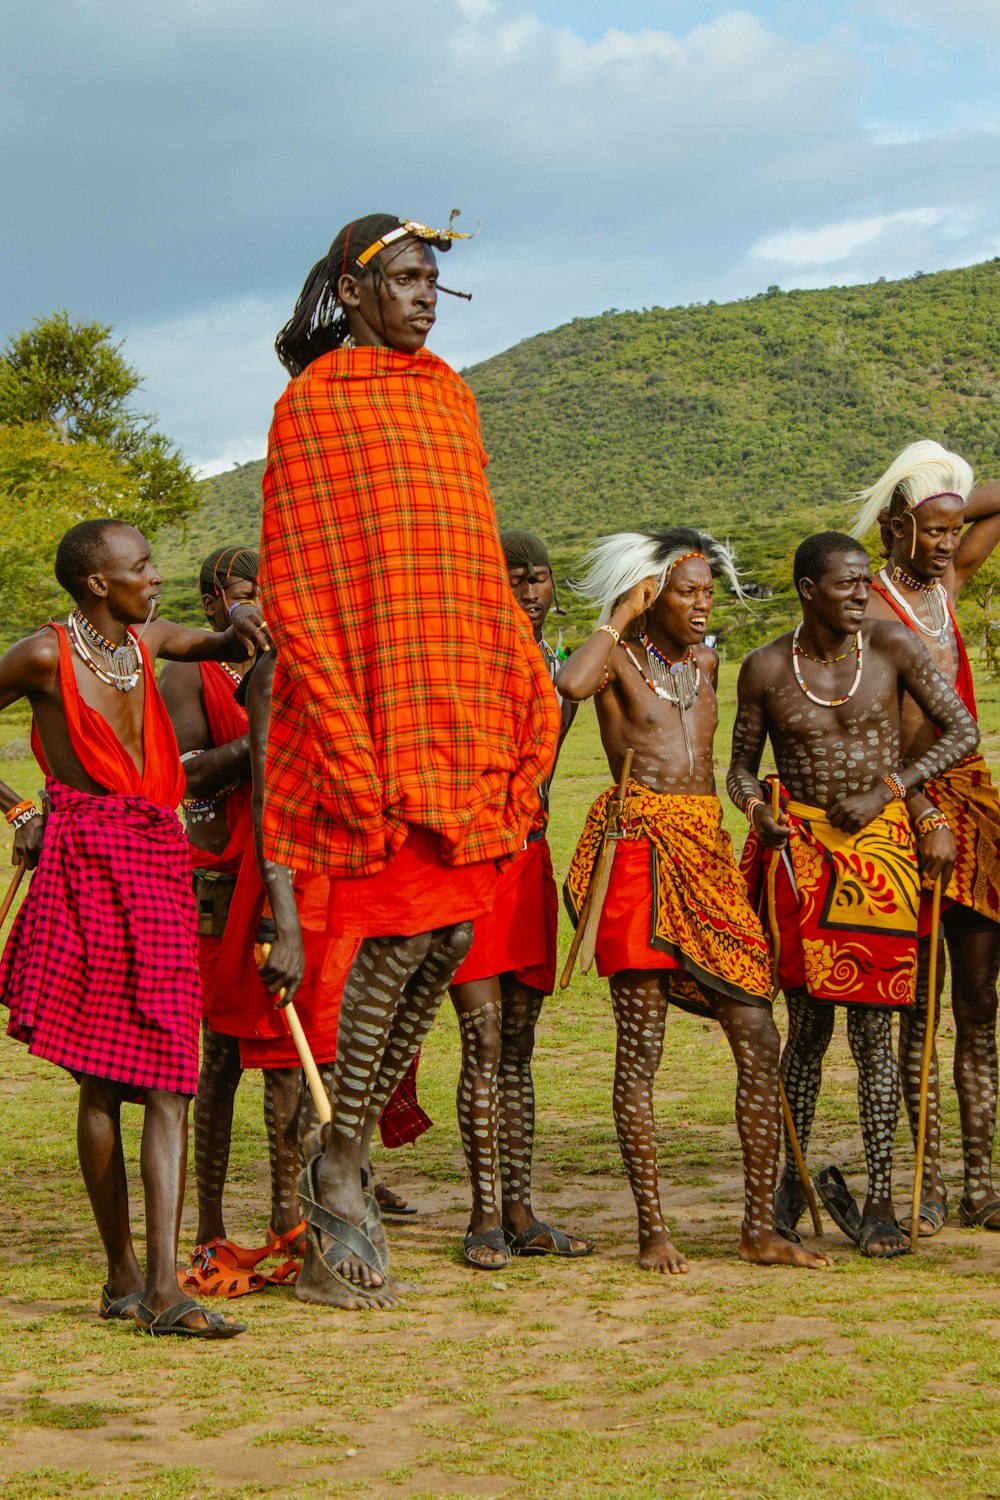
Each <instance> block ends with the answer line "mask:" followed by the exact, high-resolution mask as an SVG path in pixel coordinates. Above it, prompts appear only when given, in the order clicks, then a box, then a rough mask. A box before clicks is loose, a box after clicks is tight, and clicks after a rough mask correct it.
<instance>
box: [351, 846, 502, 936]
mask: <svg viewBox="0 0 1000 1500" xmlns="http://www.w3.org/2000/svg"><path fill="white" fill-rule="evenodd" d="M496 887H497V867H496V864H495V862H494V861H493V860H492V859H489V860H482V861H480V862H479V863H478V864H472V865H449V864H446V863H445V860H444V858H443V856H442V854H441V841H440V839H439V838H438V837H437V835H436V834H433V833H431V832H430V831H429V830H428V829H426V828H410V829H408V830H407V834H406V841H405V843H403V845H402V846H401V847H400V848H399V849H398V850H397V851H396V853H395V854H393V855H391V856H390V858H389V862H388V864H386V865H385V866H384V867H383V868H382V869H381V870H379V872H378V873H377V874H376V875H355V876H349V877H339V876H332V877H331V878H330V900H329V912H328V923H329V930H330V931H331V932H335V933H338V934H339V935H341V936H352V935H353V936H355V937H358V938H363V937H414V936H415V935H416V934H417V933H418V932H431V931H433V930H434V928H436V927H451V926H453V925H454V924H455V923H456V922H467V921H470V920H471V919H472V918H473V917H480V916H482V915H483V913H484V912H488V911H489V910H490V908H491V907H492V906H493V903H494V900H495V898H496Z"/></svg>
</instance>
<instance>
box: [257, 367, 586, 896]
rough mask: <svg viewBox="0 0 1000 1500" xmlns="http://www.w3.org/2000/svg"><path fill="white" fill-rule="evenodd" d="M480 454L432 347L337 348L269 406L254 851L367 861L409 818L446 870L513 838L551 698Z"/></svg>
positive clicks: (304, 861) (358, 871)
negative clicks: (432, 843)
mask: <svg viewBox="0 0 1000 1500" xmlns="http://www.w3.org/2000/svg"><path fill="white" fill-rule="evenodd" d="M485 463H486V455H485V453H484V452H483V446H482V438H481V434H480V428H479V417H478V413H477V411H476V404H475V401H474V399H473V396H472V393H471V391H470V390H469V389H468V387H467V386H466V385H465V382H464V381H462V380H461V379H460V378H459V377H458V376H457V375H456V374H455V372H454V371H453V370H451V369H450V368H449V367H448V365H446V364H445V363H444V362H443V361H442V360H440V359H438V358H437V357H436V356H435V355H433V354H430V353H428V352H427V351H426V350H422V351H420V352H419V353H418V354H414V355H408V354H400V353H398V352H397V351H395V350H392V349H383V348H361V349H339V350H334V351H333V352H331V353H329V354H324V355H321V356H320V358H319V359H317V360H315V361H314V362H313V363H312V364H311V365H309V366H308V368H307V369H306V370H304V371H303V373H302V374H301V375H300V376H298V377H297V378H296V379H295V380H293V381H292V382H291V383H290V385H289V386H288V387H287V389H286V390H285V392H284V394H283V395H282V396H281V398H280V399H279V401H278V403H277V406H276V407H275V413H274V421H273V423H272V426H271V434H270V442H269V448H268V460H267V469H266V471H265V475H264V512H263V519H262V530H261V563H262V567H261V585H262V588H263V591H264V596H265V600H266V613H267V620H268V624H269V626H270V628H271V631H272V633H273V635H274V638H275V641H276V644H277V646H278V662H277V666H276V668H275V674H274V687H273V696H272V708H271V720H270V730H269V734H268V746H267V767H266V773H265V811H264V838H265V847H266V850H267V854H268V856H269V857H270V858H272V859H276V860H278V861H280V862H282V863H284V864H290V865H293V866H296V867H299V868H305V869H312V870H317V871H321V872H324V873H327V874H331V875H344V876H358V875H370V874H376V873H377V872H378V871H379V870H381V869H383V868H384V866H385V864H386V861H387V858H388V856H389V855H390V854H392V853H393V852H395V851H396V850H397V849H398V848H399V847H400V846H401V844H402V843H403V841H404V839H405V837H406V833H407V828H408V827H409V826H411V825H416V826H419V827H422V828H427V829H430V830H431V831H432V832H433V833H436V834H437V835H438V836H439V838H440V844H441V854H442V857H443V858H444V860H445V861H446V862H447V863H449V864H454V865H466V864H475V863H478V862H481V861H484V860H492V859H496V858H499V857H502V856H505V855H510V854H513V853H514V852H515V851H516V850H517V849H519V848H520V847H521V845H522V844H523V843H524V839H525V835H526V833H527V831H528V826H529V824H530V822H531V820H532V818H533V817H534V815H535V814H536V812H537V810H538V805H539V787H540V785H541V783H542V781H543V780H544V779H545V777H546V776H547V775H548V773H549V771H550V770H551V767H552V762H553V759H554V756H555V748H556V741H557V738H558V732H559V711H558V707H557V703H556V698H555V693H554V691H553V688H552V683H551V682H550V680H549V675H548V672H547V671H546V668H545V663H544V662H543V661H542V657H541V654H540V652H539V650H538V647H537V646H536V644H535V642H534V640H533V638H532V636H531V633H530V631H529V629H528V627H527V623H526V621H525V620H524V617H523V615H522V614H521V611H520V610H519V609H518V607H517V605H516V604H515V602H514V599H513V597H512V595H511V592H510V585H509V583H508V579H507V568H506V564H505V561H504V556H503V552H502V551H501V548H500V539H499V535H498V532H497V524H496V516H495V513H494V509H493V502H492V499H491V497H490V492H489V488H488V486H487V483H486V478H485V475H484V472H483V469H484V465H485Z"/></svg>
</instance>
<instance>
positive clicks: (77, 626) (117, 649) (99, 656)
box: [66, 609, 142, 693]
mask: <svg viewBox="0 0 1000 1500" xmlns="http://www.w3.org/2000/svg"><path fill="white" fill-rule="evenodd" d="M66 631H67V634H68V635H69V639H70V643H71V645H72V647H73V650H74V651H75V652H76V654H77V656H78V657H79V658H80V660H81V661H82V662H84V663H85V664H86V665H87V666H88V667H89V668H90V670H91V671H92V672H93V674H94V676H95V677H96V678H97V679H98V681H100V682H103V683H106V685H107V686H108V687H113V688H115V689H117V691H118V692H119V693H130V692H131V691H132V689H133V688H134V687H135V686H136V684H137V683H138V681H139V678H140V677H141V675H142V659H141V657H140V656H139V651H138V648H137V646H136V643H135V641H134V640H133V638H132V636H131V635H126V637H125V640H124V641H123V642H122V644H121V645H120V646H116V645H115V644H114V642H113V641H109V640H108V638H107V636H103V635H102V634H101V632H100V631H99V630H95V628H94V626H93V625H92V624H91V623H90V621H89V620H88V619H87V617H86V615H85V614H83V613H82V611H81V610H79V609H74V610H73V612H72V614H71V615H70V616H69V618H68V619H67V621H66Z"/></svg>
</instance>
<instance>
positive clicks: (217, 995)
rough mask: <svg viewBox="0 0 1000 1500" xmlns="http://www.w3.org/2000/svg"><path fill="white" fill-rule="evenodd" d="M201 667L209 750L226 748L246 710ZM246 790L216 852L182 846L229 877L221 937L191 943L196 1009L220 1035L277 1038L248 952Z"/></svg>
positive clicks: (251, 866)
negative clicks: (197, 982)
mask: <svg viewBox="0 0 1000 1500" xmlns="http://www.w3.org/2000/svg"><path fill="white" fill-rule="evenodd" d="M200 666H201V686H202V696H203V698H204V703H205V718H206V720H207V722H208V732H209V735H210V736H211V741H212V745H213V746H219V745H228V744H229V743H230V742H231V741H232V740H238V739H239V738H240V737H241V736H242V735H244V734H246V732H247V729H248V721H247V715H246V710H245V709H243V708H241V707H240V705H239V704H238V703H237V702H236V697H235V694H236V686H237V685H236V683H235V682H234V681H233V679H232V678H231V677H230V676H229V674H228V672H226V671H224V670H223V668H222V667H221V666H220V665H219V663H218V662H214V661H206V662H202V663H201V664H200ZM250 800H251V787H250V782H249V781H245V782H243V783H242V784H241V785H240V786H238V787H237V788H236V790H235V791H233V792H230V794H229V796H228V797H227V798H226V800H225V803H224V804H223V806H224V809H225V815H226V829H227V831H228V834H229V837H228V840H227V842H226V846H225V848H224V849H222V850H221V851H220V852H219V853H218V854H211V853H209V852H207V851H206V850H204V849H199V848H198V847H197V846H196V845H195V844H193V843H190V841H189V850H190V857H191V865H192V868H194V869H202V870H220V871H223V872H225V873H227V874H231V875H235V876H236V887H235V889H234V891H233V899H232V902H231V904H230V907H229V915H228V917H227V918H226V929H225V932H224V933H222V934H221V935H220V936H217V937H210V936H202V937H200V938H199V940H198V968H199V972H200V974H201V985H202V1009H203V1014H204V1018H205V1024H206V1026H208V1028H209V1029H210V1030H211V1031H217V1032H219V1033H221V1035H223V1036H235V1037H241V1038H242V1037H254V1036H260V1035H264V1036H270V1035H272V1034H274V1035H285V1034H286V1033H285V1027H284V1026H283V1025H281V1024H280V1023H279V1024H278V1025H275V1023H274V1020H273V1013H274V1002H273V1001H272V999H271V996H270V995H269V994H268V992H267V990H266V989H265V988H264V986H263V985H262V984H261V982H260V975H259V974H258V972H257V965H256V963H255V961H254V955H253V948H254V940H255V939H256V936H257V924H258V922H259V921H260V914H261V910H262V908H263V905H264V886H263V883H262V881H261V878H260V872H259V870H258V869H257V858H256V854H255V853H254V846H253V819H252V815H251V809H250Z"/></svg>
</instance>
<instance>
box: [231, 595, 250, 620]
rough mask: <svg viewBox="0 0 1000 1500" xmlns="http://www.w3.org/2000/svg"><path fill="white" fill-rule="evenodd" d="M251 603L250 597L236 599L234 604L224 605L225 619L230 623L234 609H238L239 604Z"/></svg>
mask: <svg viewBox="0 0 1000 1500" xmlns="http://www.w3.org/2000/svg"><path fill="white" fill-rule="evenodd" d="M252 603H253V600H252V599H237V601H236V603H235V604H230V605H228V606H227V607H226V619H227V620H228V621H229V623H230V625H231V624H232V623H233V615H234V613H235V612H236V610H238V609H239V607H240V605H241V604H252Z"/></svg>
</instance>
